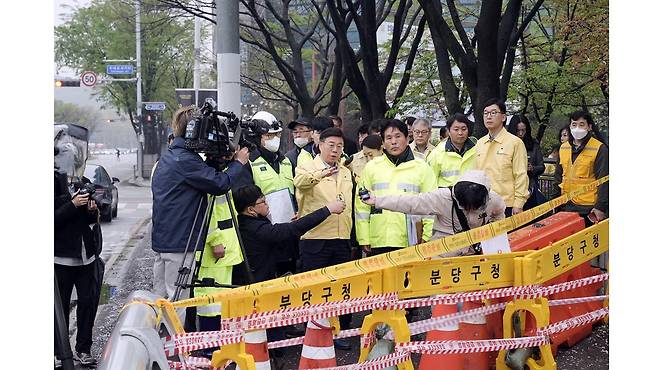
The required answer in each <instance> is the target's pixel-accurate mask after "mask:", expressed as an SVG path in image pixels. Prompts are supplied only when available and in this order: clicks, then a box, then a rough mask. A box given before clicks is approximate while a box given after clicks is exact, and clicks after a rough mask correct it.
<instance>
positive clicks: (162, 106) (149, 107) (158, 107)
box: [144, 103, 165, 110]
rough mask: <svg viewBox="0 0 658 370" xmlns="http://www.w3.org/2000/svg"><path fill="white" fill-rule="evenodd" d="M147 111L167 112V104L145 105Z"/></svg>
mask: <svg viewBox="0 0 658 370" xmlns="http://www.w3.org/2000/svg"><path fill="white" fill-rule="evenodd" d="M144 109H146V110H165V103H144Z"/></svg>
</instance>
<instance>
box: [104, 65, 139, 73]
mask: <svg viewBox="0 0 658 370" xmlns="http://www.w3.org/2000/svg"><path fill="white" fill-rule="evenodd" d="M105 70H106V71H107V74H108V75H129V74H132V73H133V66H132V64H108V65H107V66H106V68H105Z"/></svg>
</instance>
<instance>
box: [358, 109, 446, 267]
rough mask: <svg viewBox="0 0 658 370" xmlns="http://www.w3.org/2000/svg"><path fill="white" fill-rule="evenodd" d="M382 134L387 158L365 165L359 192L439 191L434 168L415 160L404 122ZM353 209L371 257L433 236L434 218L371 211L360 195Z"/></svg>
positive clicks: (393, 122) (395, 122) (360, 237)
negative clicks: (363, 190) (362, 190)
mask: <svg viewBox="0 0 658 370" xmlns="http://www.w3.org/2000/svg"><path fill="white" fill-rule="evenodd" d="M381 135H382V138H383V139H384V155H382V156H380V157H377V158H374V159H373V160H371V161H370V162H368V164H366V167H365V168H364V169H363V173H362V175H361V181H360V182H359V185H358V189H362V188H363V189H365V190H369V191H370V192H371V193H372V194H375V195H376V196H378V197H379V196H384V195H395V194H419V193H425V192H428V191H432V190H434V189H436V178H435V176H434V173H433V172H432V169H431V168H430V167H429V165H428V164H427V163H426V162H425V161H424V160H422V159H415V158H414V156H413V153H412V151H411V148H409V141H408V138H407V137H408V136H409V131H408V129H407V126H406V125H405V124H404V123H403V122H402V121H400V120H397V119H392V120H387V122H386V124H385V125H384V127H383V128H382V131H381ZM354 208H355V213H354V214H355V216H354V217H355V224H356V238H357V240H358V242H359V245H361V248H362V249H363V250H364V251H365V252H366V253H368V254H370V255H375V254H380V253H386V252H390V251H394V250H397V249H399V248H405V247H408V246H410V245H415V244H418V243H421V242H424V241H427V240H429V239H430V237H431V236H432V224H433V217H428V216H418V215H405V214H404V213H400V212H392V211H388V210H382V209H377V208H371V207H370V206H369V205H367V204H365V203H363V202H362V201H361V199H360V198H359V197H358V196H357V197H356V198H355V201H354ZM420 221H422V225H421V222H420ZM419 228H422V235H419V234H421V232H420V230H418V229H419Z"/></svg>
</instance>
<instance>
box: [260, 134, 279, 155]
mask: <svg viewBox="0 0 658 370" xmlns="http://www.w3.org/2000/svg"><path fill="white" fill-rule="evenodd" d="M279 145H281V138H280V137H274V138H272V139H270V140H266V141H265V143H264V144H263V148H265V149H267V150H269V151H270V152H272V153H274V152H276V151H278V150H279Z"/></svg>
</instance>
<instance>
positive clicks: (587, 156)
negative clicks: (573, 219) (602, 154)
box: [560, 137, 603, 206]
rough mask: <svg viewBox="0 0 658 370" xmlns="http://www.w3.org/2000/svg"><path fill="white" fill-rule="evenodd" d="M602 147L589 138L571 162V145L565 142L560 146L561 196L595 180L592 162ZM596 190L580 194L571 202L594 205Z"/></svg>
mask: <svg viewBox="0 0 658 370" xmlns="http://www.w3.org/2000/svg"><path fill="white" fill-rule="evenodd" d="M601 145H603V144H602V143H601V142H600V141H599V140H596V139H595V138H594V137H591V138H590V139H589V140H588V141H587V144H585V147H584V148H583V150H582V151H581V152H580V154H578V157H576V160H575V161H574V162H571V144H569V142H565V143H563V144H562V145H561V146H560V165H561V166H562V183H561V184H560V188H562V194H565V193H569V192H571V191H573V190H575V189H577V188H578V187H580V186H583V185H586V184H589V183H590V182H592V181H595V180H596V176H595V174H594V160H595V159H596V155H597V154H598V152H599V149H600V148H601ZM597 191H598V189H593V190H591V191H588V192H586V193H584V194H581V195H579V196H577V197H575V198H573V199H572V200H571V201H572V202H573V203H574V204H577V205H588V206H589V205H594V203H596V197H597Z"/></svg>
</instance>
